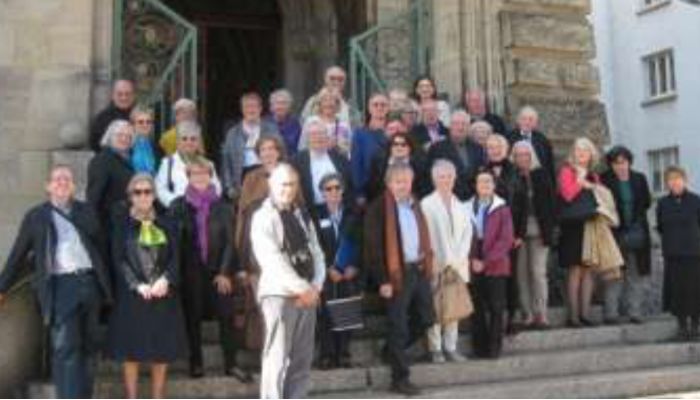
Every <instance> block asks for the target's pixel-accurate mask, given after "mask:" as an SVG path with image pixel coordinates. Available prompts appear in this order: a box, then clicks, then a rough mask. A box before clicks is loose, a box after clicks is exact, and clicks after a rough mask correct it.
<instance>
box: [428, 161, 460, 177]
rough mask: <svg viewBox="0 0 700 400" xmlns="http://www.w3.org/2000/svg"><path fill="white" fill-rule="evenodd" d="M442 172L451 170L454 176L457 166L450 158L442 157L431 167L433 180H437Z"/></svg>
mask: <svg viewBox="0 0 700 400" xmlns="http://www.w3.org/2000/svg"><path fill="white" fill-rule="evenodd" d="M440 172H449V173H451V174H452V175H453V176H456V175H457V168H455V165H454V164H453V163H452V162H451V161H450V160H447V159H444V158H440V159H438V160H436V161H435V163H434V164H433V167H432V168H431V169H430V176H431V177H432V178H433V182H435V180H436V179H437V176H438V174H439V173H440Z"/></svg>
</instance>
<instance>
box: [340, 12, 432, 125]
mask: <svg viewBox="0 0 700 400" xmlns="http://www.w3.org/2000/svg"><path fill="white" fill-rule="evenodd" d="M428 10H429V8H428V3H426V1H425V0H413V3H412V4H411V6H410V7H409V8H408V9H407V10H406V11H404V12H402V13H400V14H398V15H396V16H394V17H392V18H391V19H389V20H387V21H384V22H382V23H379V24H377V25H375V26H373V27H371V28H369V29H368V30H366V31H365V32H362V33H360V34H358V35H356V36H355V37H353V38H351V39H350V43H349V50H350V51H349V52H350V68H349V76H350V85H351V88H350V97H351V101H352V103H353V106H354V109H355V110H357V111H358V112H360V113H362V114H363V113H364V109H365V107H366V101H367V99H368V97H369V96H370V95H371V92H374V91H382V92H383V91H386V90H387V86H388V85H387V83H386V82H385V81H384V80H383V79H382V77H381V76H380V74H379V73H378V71H377V67H378V66H375V65H373V64H372V62H371V55H370V54H368V50H367V49H366V48H365V47H366V46H367V44H368V43H367V42H368V41H369V40H370V39H372V38H377V37H378V36H379V35H380V34H381V32H382V31H384V30H386V29H392V28H395V27H397V26H400V25H402V24H405V23H407V22H408V24H409V25H410V28H409V29H410V30H411V38H410V40H411V41H413V42H415V44H414V45H412V46H411V51H412V54H411V60H410V64H409V65H410V67H409V68H410V69H411V71H410V75H418V74H424V73H426V72H427V70H428V63H427V59H426V55H427V46H428V42H429V39H428V37H429V35H428V28H427V27H428V24H427V23H426V14H428Z"/></svg>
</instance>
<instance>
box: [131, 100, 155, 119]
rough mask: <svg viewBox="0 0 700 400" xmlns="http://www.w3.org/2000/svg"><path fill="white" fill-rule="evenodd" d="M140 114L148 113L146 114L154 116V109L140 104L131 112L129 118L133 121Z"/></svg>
mask: <svg viewBox="0 0 700 400" xmlns="http://www.w3.org/2000/svg"><path fill="white" fill-rule="evenodd" d="M140 114H146V115H149V116H150V117H151V118H153V109H151V108H149V107H147V106H145V105H143V104H138V105H137V106H136V107H134V108H133V109H132V110H131V112H130V113H129V119H131V120H132V121H133V120H134V119H136V116H137V115H140Z"/></svg>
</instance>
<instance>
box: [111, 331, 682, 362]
mask: <svg viewBox="0 0 700 400" xmlns="http://www.w3.org/2000/svg"><path fill="white" fill-rule="evenodd" d="M675 332H676V327H675V322H674V321H673V320H672V319H671V318H667V317H659V318H654V319H651V320H649V321H647V322H646V323H645V324H643V325H631V324H630V325H617V326H601V327H597V328H587V329H583V328H582V329H551V330H547V331H526V332H521V333H520V334H518V335H517V336H515V337H512V338H508V339H506V341H505V342H504V352H505V354H522V353H527V352H535V351H553V350H562V349H582V348H590V347H594V346H611V345H615V344H641V343H654V342H662V341H665V340H668V339H669V338H671V337H672V336H673V335H674V334H675ZM383 346H384V340H383V338H380V337H374V338H371V337H364V338H363V337H360V338H353V340H352V341H351V345H350V349H351V351H350V353H351V354H352V356H353V362H354V363H355V364H356V365H358V366H364V367H369V366H372V365H377V364H379V363H380V354H381V350H382V347H383ZM459 347H460V350H461V351H462V352H463V353H464V354H469V353H470V350H471V345H470V337H469V335H468V334H463V335H461V337H460V341H459ZM423 352H424V350H423V347H422V346H420V345H416V346H414V348H413V349H412V350H411V355H412V356H414V357H419V356H420V355H421V354H422V353H423ZM203 355H204V367H205V370H207V371H211V372H212V373H214V374H220V373H221V371H222V370H223V356H222V352H221V348H220V346H219V345H217V344H205V345H204V346H203ZM239 363H240V365H248V366H257V365H259V355H258V354H257V353H253V352H241V354H240V355H239ZM187 368H188V367H187V362H185V361H179V362H176V363H174V364H173V365H172V366H171V369H172V370H174V371H181V372H185V371H187ZM118 371H119V365H117V364H116V363H114V362H111V361H105V362H102V363H101V364H100V372H101V373H102V374H114V373H118Z"/></svg>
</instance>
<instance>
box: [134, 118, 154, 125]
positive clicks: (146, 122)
mask: <svg viewBox="0 0 700 400" xmlns="http://www.w3.org/2000/svg"><path fill="white" fill-rule="evenodd" d="M136 123H137V124H138V125H153V120H152V119H138V120H136Z"/></svg>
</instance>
